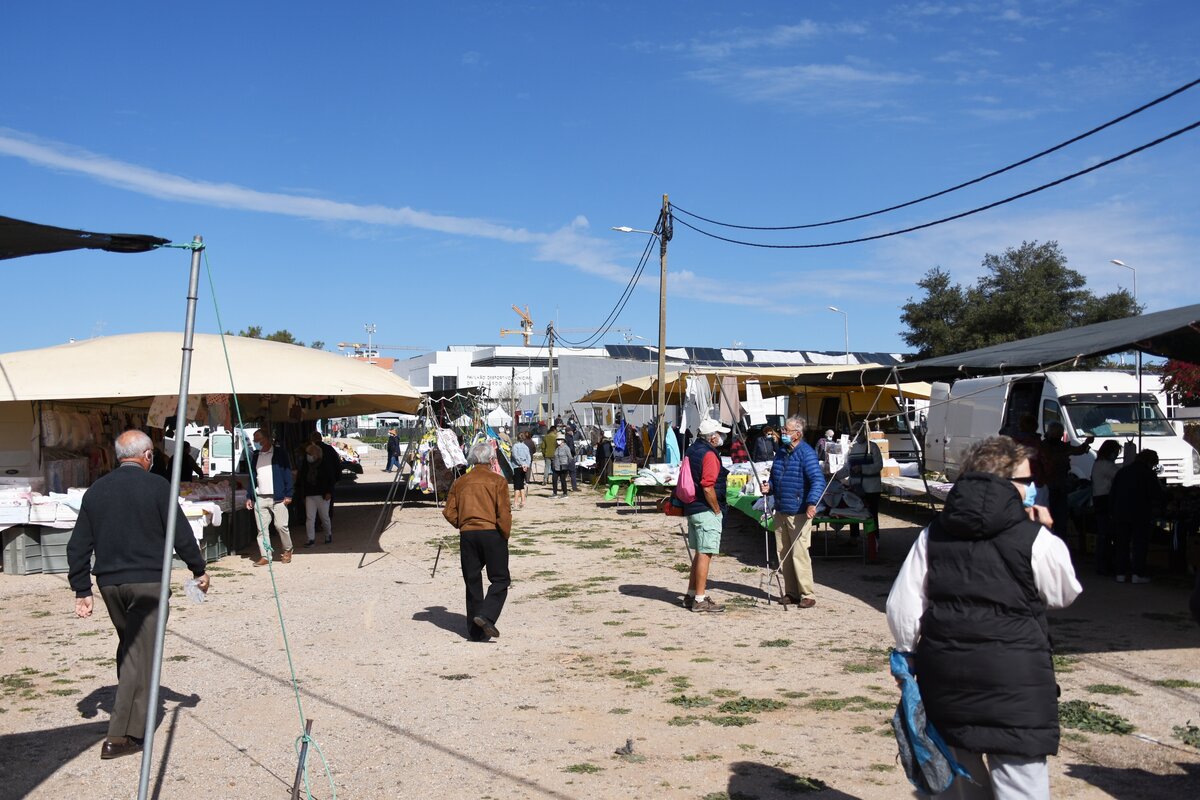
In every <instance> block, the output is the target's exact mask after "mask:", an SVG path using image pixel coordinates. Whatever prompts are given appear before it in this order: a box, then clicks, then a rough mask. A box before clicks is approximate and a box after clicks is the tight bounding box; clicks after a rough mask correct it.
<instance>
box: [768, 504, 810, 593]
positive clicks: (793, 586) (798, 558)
mask: <svg viewBox="0 0 1200 800" xmlns="http://www.w3.org/2000/svg"><path fill="white" fill-rule="evenodd" d="M775 535H776V536H777V537H778V540H779V543H778V545H779V558H780V559H781V560H780V564H779V569H780V571H781V572H783V591H784V592H785V593H787V594H789V595H791V596H792V597H796V598H804V597H812V596H813V595H814V594H815V593H816V592H815V590H814V588H813V571H812V557H811V556H809V554H808V546H809V545H810V544H811V543H812V523H811V522H810V521H809V519H808V517H807V516H806V515H805V514H803V513H800V514H781V513H779V512H778V511H776V512H775ZM793 542H795V546H794V547H793V546H792V543H793ZM789 547H790V548H791V550H792V552H791V553H789V554H788V556H787V558H784V555H783V554H784V553H786V552H787V550H788V548H789Z"/></svg>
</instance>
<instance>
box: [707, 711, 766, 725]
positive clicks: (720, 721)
mask: <svg viewBox="0 0 1200 800" xmlns="http://www.w3.org/2000/svg"><path fill="white" fill-rule="evenodd" d="M704 719H705V720H707V721H708V722H711V723H712V724H713V725H716V726H717V727H718V728H744V727H746V726H747V725H753V724H754V723H756V722H758V720H756V719H755V718H754V717H749V716H746V715H744V714H726V715H725V716H709V717H705V718H704Z"/></svg>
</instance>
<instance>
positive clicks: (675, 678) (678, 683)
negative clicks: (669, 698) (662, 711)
mask: <svg viewBox="0 0 1200 800" xmlns="http://www.w3.org/2000/svg"><path fill="white" fill-rule="evenodd" d="M669 682H670V684H671V685H672V686H674V687H675V688H676V689H678V690H679V691H681V692H682V691H683V690H684V689H687V688H688V687H690V686H691V685H692V682H691V681H690V680H688V679H687V677H686V676H684V675H672V676H671V678H670V681H669Z"/></svg>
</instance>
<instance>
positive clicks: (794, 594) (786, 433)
mask: <svg viewBox="0 0 1200 800" xmlns="http://www.w3.org/2000/svg"><path fill="white" fill-rule="evenodd" d="M803 437H804V418H803V417H801V416H798V415H797V416H791V417H788V419H787V422H785V423H784V426H783V433H782V434H780V437H779V441H780V447H779V452H777V453H776V454H775V462H774V463H773V464H772V465H771V478H770V480H769V481H768V483H767V485H766V486H765V487H764V488H763V493H764V494H769V495H772V496H773V497H774V498H775V534H776V536H778V538H779V554H780V555H779V557H780V560H781V563H780V565H779V569H780V572H782V573H783V587H784V595H783V597H782V598H780V601H779V602H780V603H781V604H782V605H790V604H793V603H794V604H796V605H798V606H800V608H812V607H813V606H815V605H816V604H817V601H816V598H815V597H814V596H813V595H814V593H815V591H816V590H815V588H814V583H813V571H812V557H811V556H810V555H809V553H808V546H809V544H810V543H811V542H812V523H811V520H812V518H813V517H815V516H816V515H817V503H819V502H820V500H821V495H822V494H824V492H825V475H824V473H822V472H821V465H820V463H819V462H818V461H817V454H816V451H814V450H813V449H812V448H811V447H809V446H808V445H807V444H806V443H805V442H804V438H803ZM789 551H791V552H790V553H789ZM785 554H787V555H786V556H785Z"/></svg>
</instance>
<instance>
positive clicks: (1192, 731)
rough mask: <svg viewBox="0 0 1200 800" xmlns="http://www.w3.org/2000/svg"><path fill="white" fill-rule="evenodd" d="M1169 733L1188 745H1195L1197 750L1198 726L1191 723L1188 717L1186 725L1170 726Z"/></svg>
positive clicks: (1199, 734)
mask: <svg viewBox="0 0 1200 800" xmlns="http://www.w3.org/2000/svg"><path fill="white" fill-rule="evenodd" d="M1171 733H1173V734H1174V735H1175V738H1176V739H1178V740H1179V741H1181V742H1183V743H1184V744H1186V745H1187V746H1188V747H1195V748H1196V749H1197V750H1200V726H1196V725H1193V724H1192V721H1191V720H1190V719H1189V720H1188V721H1187V724H1186V725H1176V726H1175V727H1174V728H1171Z"/></svg>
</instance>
